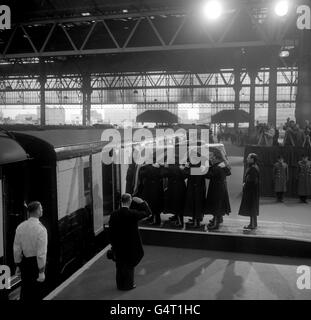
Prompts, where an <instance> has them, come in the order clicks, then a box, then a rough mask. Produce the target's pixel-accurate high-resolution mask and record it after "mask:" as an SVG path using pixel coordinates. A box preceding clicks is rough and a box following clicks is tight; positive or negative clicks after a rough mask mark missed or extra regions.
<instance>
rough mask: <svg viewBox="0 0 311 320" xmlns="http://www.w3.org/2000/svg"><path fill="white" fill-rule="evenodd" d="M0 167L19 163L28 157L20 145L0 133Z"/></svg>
mask: <svg viewBox="0 0 311 320" xmlns="http://www.w3.org/2000/svg"><path fill="white" fill-rule="evenodd" d="M0 151H1V152H0V165H4V164H10V163H15V162H21V161H25V160H27V159H28V155H27V153H26V152H25V150H24V149H23V148H22V147H21V146H20V144H19V143H18V142H17V141H16V140H14V139H13V138H12V137H10V136H8V135H6V134H5V133H2V132H0Z"/></svg>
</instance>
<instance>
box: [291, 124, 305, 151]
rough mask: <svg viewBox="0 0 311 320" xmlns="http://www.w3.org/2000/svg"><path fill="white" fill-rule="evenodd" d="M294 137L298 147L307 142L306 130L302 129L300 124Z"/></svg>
mask: <svg viewBox="0 0 311 320" xmlns="http://www.w3.org/2000/svg"><path fill="white" fill-rule="evenodd" d="M294 137H295V145H296V147H302V146H303V144H304V141H305V133H304V130H302V129H300V127H299V124H298V123H296V126H295V127H294Z"/></svg>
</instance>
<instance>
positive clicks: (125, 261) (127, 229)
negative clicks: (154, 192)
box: [109, 193, 149, 290]
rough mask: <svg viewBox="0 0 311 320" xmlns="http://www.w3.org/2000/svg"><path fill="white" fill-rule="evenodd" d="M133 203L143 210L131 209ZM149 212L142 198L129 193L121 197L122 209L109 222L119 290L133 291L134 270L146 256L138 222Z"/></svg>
mask: <svg viewBox="0 0 311 320" xmlns="http://www.w3.org/2000/svg"><path fill="white" fill-rule="evenodd" d="M132 201H134V202H136V205H139V206H141V210H133V209H130V207H131V204H132ZM148 215H149V210H148V208H147V205H146V203H145V202H144V201H143V200H142V199H140V198H135V197H134V198H132V196H131V195H130V194H128V193H125V194H123V195H122V196H121V208H120V209H119V210H116V211H114V212H113V213H112V214H111V216H110V220H109V235H110V243H111V247H112V251H113V254H114V260H115V263H116V269H117V270H116V283H117V288H118V289H119V290H131V289H134V288H135V287H136V286H135V284H134V268H135V267H136V266H137V265H138V263H139V262H140V261H141V259H142V258H143V256H144V249H143V246H142V242H141V238H140V234H139V230H138V221H139V220H141V219H144V218H146V217H148Z"/></svg>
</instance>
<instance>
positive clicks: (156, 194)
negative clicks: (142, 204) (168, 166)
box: [140, 163, 164, 225]
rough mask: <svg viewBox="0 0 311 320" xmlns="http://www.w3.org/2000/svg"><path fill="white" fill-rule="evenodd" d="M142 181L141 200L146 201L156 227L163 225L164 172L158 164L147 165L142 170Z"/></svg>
mask: <svg viewBox="0 0 311 320" xmlns="http://www.w3.org/2000/svg"><path fill="white" fill-rule="evenodd" d="M140 179H141V181H142V191H141V198H142V199H143V200H145V201H146V202H147V203H148V205H149V207H150V209H151V211H152V214H153V222H152V224H154V225H160V224H161V216H160V214H161V212H162V210H163V197H164V190H163V178H162V170H161V168H160V165H159V164H158V163H153V164H147V165H144V166H142V167H141V169H140Z"/></svg>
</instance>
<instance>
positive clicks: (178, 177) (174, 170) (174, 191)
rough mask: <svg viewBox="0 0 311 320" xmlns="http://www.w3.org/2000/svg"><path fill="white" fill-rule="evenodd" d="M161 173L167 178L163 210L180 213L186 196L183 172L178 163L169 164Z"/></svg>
mask: <svg viewBox="0 0 311 320" xmlns="http://www.w3.org/2000/svg"><path fill="white" fill-rule="evenodd" d="M162 175H163V177H164V178H167V190H166V202H165V211H166V212H168V213H173V214H178V215H182V214H183V211H184V203H185V196H186V182H185V176H184V173H183V171H182V170H181V169H180V168H179V166H178V165H175V164H171V165H169V167H168V168H163V169H162Z"/></svg>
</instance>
